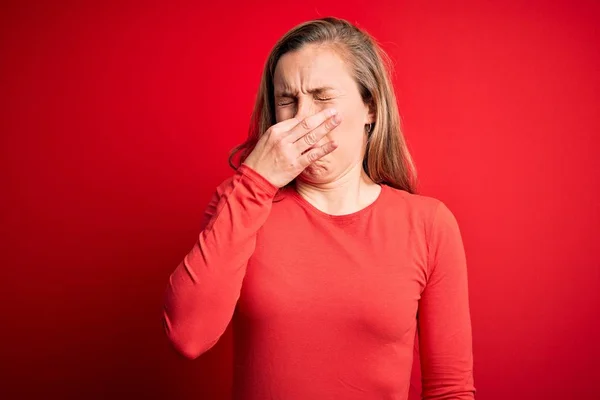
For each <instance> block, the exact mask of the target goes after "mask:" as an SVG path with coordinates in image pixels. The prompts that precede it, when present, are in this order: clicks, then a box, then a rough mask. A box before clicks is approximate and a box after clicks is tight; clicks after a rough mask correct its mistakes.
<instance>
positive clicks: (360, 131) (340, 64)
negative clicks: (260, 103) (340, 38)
mask: <svg viewBox="0 0 600 400" xmlns="http://www.w3.org/2000/svg"><path fill="white" fill-rule="evenodd" d="M273 83H274V89H275V93H274V96H275V116H276V120H277V122H281V121H283V120H286V119H290V118H292V117H296V118H299V119H300V120H302V119H304V118H306V117H308V116H310V115H313V114H315V113H317V112H319V111H321V110H323V109H325V108H335V109H337V111H338V114H340V115H341V117H342V122H341V124H340V125H338V127H337V128H335V129H334V130H332V131H331V132H330V133H329V134H328V135H327V136H325V137H324V138H323V139H321V140H320V141H319V143H318V145H319V146H320V145H323V144H325V143H327V142H328V141H330V140H332V139H334V140H335V142H336V143H337V144H338V148H337V149H335V150H334V151H333V152H332V153H330V154H328V155H326V156H325V157H323V158H321V159H320V160H318V161H316V162H315V163H313V164H312V165H311V166H309V167H308V168H306V169H305V170H304V171H303V173H302V174H301V175H300V176H299V177H298V178H299V179H302V180H305V181H308V182H311V183H329V182H333V181H335V180H337V179H339V178H341V177H343V176H344V175H346V174H347V173H348V172H350V171H353V170H355V169H356V168H358V169H360V170H362V161H363V156H364V145H365V141H366V135H365V130H364V127H365V124H368V123H371V122H373V121H374V118H373V114H372V113H370V112H369V108H368V107H367V105H365V104H364V103H363V101H362V98H361V96H360V93H359V90H358V85H357V84H356V82H355V81H354V79H353V78H352V77H351V75H350V73H349V70H348V67H347V66H346V64H345V63H344V61H343V60H342V59H341V58H340V57H339V56H338V55H337V53H336V52H335V51H334V50H333V49H331V47H329V46H326V45H306V46H304V47H303V48H301V49H300V50H298V51H295V52H290V53H286V54H284V55H283V56H282V57H281V58H280V59H279V61H278V63H277V66H276V68H275V74H274V77H273Z"/></svg>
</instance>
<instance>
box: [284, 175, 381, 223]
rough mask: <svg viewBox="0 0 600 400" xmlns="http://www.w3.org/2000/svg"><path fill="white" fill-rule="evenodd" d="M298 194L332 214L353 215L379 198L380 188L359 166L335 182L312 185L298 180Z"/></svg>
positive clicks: (296, 185)
mask: <svg viewBox="0 0 600 400" xmlns="http://www.w3.org/2000/svg"><path fill="white" fill-rule="evenodd" d="M295 187H296V191H297V192H298V193H299V194H300V196H302V197H303V198H304V199H306V201H308V202H309V203H311V204H312V205H313V206H315V207H316V208H318V209H319V210H321V211H323V212H325V213H327V214H331V215H344V214H351V213H354V212H356V211H359V210H361V209H363V208H365V207H366V206H367V205H369V204H371V203H372V202H373V201H375V199H376V198H377V197H378V196H379V192H380V190H381V188H380V186H379V185H378V184H376V183H375V182H373V181H372V180H371V178H369V176H368V175H367V174H366V173H365V171H364V170H363V168H362V164H357V165H355V166H354V167H352V168H351V169H350V170H348V171H347V172H346V173H344V174H342V175H340V176H339V177H338V178H336V179H335V180H333V181H331V182H326V183H312V182H307V181H304V180H302V179H296V183H295Z"/></svg>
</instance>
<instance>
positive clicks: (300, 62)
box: [273, 45, 353, 90]
mask: <svg viewBox="0 0 600 400" xmlns="http://www.w3.org/2000/svg"><path fill="white" fill-rule="evenodd" d="M352 82H353V81H352V78H351V76H350V74H349V73H348V69H347V66H346V63H345V62H344V60H343V59H342V58H341V57H340V55H339V53H338V52H337V51H336V50H334V49H332V48H331V46H325V45H307V46H304V47H302V48H301V49H300V50H296V51H294V52H289V53H286V54H284V55H283V56H282V57H281V58H280V59H279V61H278V62H277V66H276V68H275V73H274V76H273V84H274V85H275V87H276V88H278V89H282V90H285V89H298V88H299V86H300V88H302V89H304V88H306V87H308V86H334V87H335V86H344V85H347V84H351V83H352Z"/></svg>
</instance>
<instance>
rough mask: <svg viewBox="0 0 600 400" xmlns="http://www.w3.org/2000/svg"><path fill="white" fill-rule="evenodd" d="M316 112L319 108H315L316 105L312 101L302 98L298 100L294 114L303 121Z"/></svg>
mask: <svg viewBox="0 0 600 400" xmlns="http://www.w3.org/2000/svg"><path fill="white" fill-rule="evenodd" d="M316 112H317V110H316V109H315V106H314V104H313V102H312V101H309V100H304V99H301V100H299V101H298V106H297V109H296V115H294V117H296V118H298V119H299V120H300V121H302V120H303V119H305V118H306V117H310V116H311V115H313V114H315V113H316Z"/></svg>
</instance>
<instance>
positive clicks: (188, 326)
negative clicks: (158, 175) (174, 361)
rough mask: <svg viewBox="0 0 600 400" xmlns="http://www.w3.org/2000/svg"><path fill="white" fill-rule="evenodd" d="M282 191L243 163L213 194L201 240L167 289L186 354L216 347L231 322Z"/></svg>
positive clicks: (169, 313)
mask: <svg viewBox="0 0 600 400" xmlns="http://www.w3.org/2000/svg"><path fill="white" fill-rule="evenodd" d="M277 190H278V188H277V187H275V186H274V185H272V184H271V183H270V182H269V181H267V180H266V179H265V178H264V177H263V176H262V175H260V174H258V173H257V172H256V171H254V170H253V169H252V168H250V167H248V166H247V165H245V164H242V165H241V166H240V168H238V170H237V171H236V172H235V174H234V175H233V176H232V177H231V178H229V179H227V180H226V181H224V182H223V183H222V184H221V185H219V187H218V188H217V190H216V192H215V194H214V195H213V197H212V199H211V201H210V203H209V205H208V207H207V208H206V211H205V213H204V218H203V222H202V225H201V232H200V235H199V237H198V241H197V242H196V244H195V245H194V247H193V248H192V249H191V250H190V252H189V253H188V254H187V255H186V256H185V257H184V259H183V260H182V262H181V263H180V264H179V266H178V267H177V268H176V269H175V271H174V272H173V273H172V274H171V276H170V278H169V284H168V287H167V290H166V298H165V304H164V312H163V321H164V325H165V330H166V333H167V335H168V337H169V339H170V340H171V342H172V343H173V345H174V346H175V348H176V349H177V350H178V351H179V352H181V353H182V354H183V355H185V356H186V357H188V358H192V359H193V358H196V357H198V356H199V355H201V354H202V353H204V352H205V351H207V350H208V349H210V348H211V347H212V346H213V345H214V344H215V343H216V342H217V341H218V339H219V338H220V337H221V335H222V334H223V332H224V331H225V329H226V328H227V325H228V324H229V322H230V321H231V318H232V316H233V312H234V309H235V306H236V303H237V301H238V298H239V296H240V290H241V286H242V280H243V278H244V275H245V273H246V265H247V262H248V259H249V258H250V257H251V255H252V253H253V252H254V249H255V245H256V233H257V231H258V230H259V229H260V227H261V226H262V225H263V224H264V223H265V221H266V219H267V217H268V215H269V213H270V211H271V206H272V200H273V197H274V196H275V194H276V193H277Z"/></svg>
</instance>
